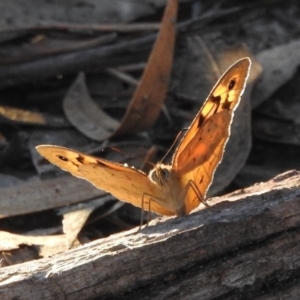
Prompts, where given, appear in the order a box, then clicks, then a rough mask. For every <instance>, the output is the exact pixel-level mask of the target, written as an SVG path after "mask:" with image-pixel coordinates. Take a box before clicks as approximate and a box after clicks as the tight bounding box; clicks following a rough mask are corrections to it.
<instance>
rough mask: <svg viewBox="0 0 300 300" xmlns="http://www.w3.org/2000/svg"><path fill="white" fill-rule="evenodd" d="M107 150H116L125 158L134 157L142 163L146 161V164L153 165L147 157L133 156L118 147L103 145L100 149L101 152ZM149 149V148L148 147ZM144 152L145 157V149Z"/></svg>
mask: <svg viewBox="0 0 300 300" xmlns="http://www.w3.org/2000/svg"><path fill="white" fill-rule="evenodd" d="M107 150H112V151H115V152H118V153H120V154H122V155H124V156H125V157H126V158H129V159H136V160H139V161H141V162H143V163H147V164H149V165H151V167H154V166H155V164H153V163H152V162H150V161H148V160H147V159H142V158H140V157H136V156H133V155H128V154H127V153H126V152H124V151H121V150H120V149H118V148H114V147H105V148H103V149H102V151H103V152H104V151H107ZM150 150H151V149H150ZM146 154H147V155H146V157H149V155H148V151H147V153H146Z"/></svg>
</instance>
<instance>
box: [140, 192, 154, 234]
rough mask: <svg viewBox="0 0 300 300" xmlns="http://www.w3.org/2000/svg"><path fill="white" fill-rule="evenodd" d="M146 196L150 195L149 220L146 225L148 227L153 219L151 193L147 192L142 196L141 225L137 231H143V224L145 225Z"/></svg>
mask: <svg viewBox="0 0 300 300" xmlns="http://www.w3.org/2000/svg"><path fill="white" fill-rule="evenodd" d="M145 196H148V197H149V201H148V220H147V224H146V227H148V224H149V222H150V221H151V195H149V194H146V193H145V194H143V197H142V205H141V222H140V226H139V229H138V231H137V233H138V232H140V231H141V229H142V226H143V223H144V210H145V208H144V206H145Z"/></svg>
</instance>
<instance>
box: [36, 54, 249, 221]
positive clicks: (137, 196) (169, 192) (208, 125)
mask: <svg viewBox="0 0 300 300" xmlns="http://www.w3.org/2000/svg"><path fill="white" fill-rule="evenodd" d="M250 65H251V60H250V59H249V58H247V57H246V58H243V59H240V60H238V61H237V62H236V63H235V64H233V65H232V66H231V67H230V68H229V69H228V70H227V71H226V72H225V73H224V74H223V75H222V76H221V78H220V79H219V81H218V82H217V83H216V85H215V86H214V88H213V89H212V91H211V93H210V94H209V96H208V98H207V99H206V101H205V103H204V104H203V106H202V108H201V109H200V111H199V112H198V114H197V115H196V117H195V118H194V120H193V121H192V123H191V125H190V127H189V128H188V129H187V131H186V132H185V134H184V135H183V138H182V139H181V141H180V142H179V145H178V147H177V149H176V150H175V153H174V155H173V158H172V162H171V164H163V163H161V162H159V163H157V164H156V165H155V166H154V168H153V169H152V170H151V171H150V172H149V175H147V174H145V173H144V172H142V171H140V170H137V169H135V168H131V167H128V166H127V165H122V164H119V163H115V162H112V161H108V160H105V159H102V158H97V157H93V156H90V155H87V154H84V153H81V152H78V151H75V150H72V149H68V148H64V147H59V146H54V145H40V146H37V147H36V149H37V151H38V152H39V153H40V154H41V155H42V156H43V157H45V158H46V159H47V160H49V161H50V162H51V163H53V164H54V165H57V166H58V167H60V168H61V169H63V170H65V171H68V172H70V173H71V174H72V175H74V176H76V177H80V178H83V179H85V180H87V181H89V182H91V183H92V184H94V185H95V186H96V187H97V188H99V189H101V190H104V191H107V192H109V193H111V194H112V195H113V196H115V197H116V198H118V199H119V200H122V201H124V202H129V203H131V204H133V205H135V206H137V207H141V208H142V209H144V210H148V211H154V212H156V213H158V214H161V215H168V216H170V215H176V216H182V215H186V214H189V213H190V212H191V211H192V210H193V209H195V208H196V207H197V206H199V204H200V203H201V202H202V203H204V204H206V205H207V203H206V201H205V196H206V192H207V190H208V188H209V186H210V184H211V182H212V180H213V177H214V173H215V170H216V168H217V166H218V165H219V163H220V162H221V161H222V158H223V153H224V148H225V145H226V143H227V140H228V138H229V136H230V127H231V122H232V118H233V114H234V110H235V109H236V108H237V106H238V104H239V102H240V98H241V95H242V94H243V91H244V88H245V85H246V81H247V78H248V75H249V70H250Z"/></svg>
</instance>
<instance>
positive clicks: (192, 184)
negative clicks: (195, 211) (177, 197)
mask: <svg viewBox="0 0 300 300" xmlns="http://www.w3.org/2000/svg"><path fill="white" fill-rule="evenodd" d="M189 188H191V189H192V190H193V191H194V193H195V194H196V197H197V199H198V200H200V202H202V203H203V204H204V205H205V206H206V207H209V204H208V203H207V202H206V200H205V199H204V197H203V195H202V193H201V192H200V191H199V188H198V186H197V185H196V183H195V181H193V180H189V181H188V183H187V184H186V186H185V188H184V190H183V191H182V193H183V196H184V197H183V198H184V199H185V197H186V196H187V194H188V190H189ZM196 207H197V206H195V207H194V208H196Z"/></svg>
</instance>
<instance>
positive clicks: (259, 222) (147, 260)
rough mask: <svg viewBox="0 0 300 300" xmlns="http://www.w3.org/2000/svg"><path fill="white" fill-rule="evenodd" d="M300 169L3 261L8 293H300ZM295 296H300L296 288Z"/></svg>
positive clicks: (2, 282)
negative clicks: (188, 207) (70, 244)
mask: <svg viewBox="0 0 300 300" xmlns="http://www.w3.org/2000/svg"><path fill="white" fill-rule="evenodd" d="M299 187H300V173H299V172H297V171H290V172H287V173H285V174H282V175H279V176H277V177H276V178H274V179H273V180H271V181H269V182H266V183H262V184H257V185H254V186H252V187H250V188H247V189H244V190H241V191H238V192H235V193H232V194H230V195H226V196H223V197H219V198H212V199H211V200H210V201H209V203H210V204H211V206H212V207H211V208H208V209H201V210H198V211H197V212H195V213H193V214H191V215H189V216H185V217H180V218H161V219H160V220H154V221H153V222H151V223H150V226H149V227H148V228H145V229H143V230H142V231H141V232H140V233H138V234H133V231H131V232H125V233H121V234H118V235H114V236H110V237H109V238H106V239H101V240H97V241H95V242H92V243H90V244H87V245H85V246H82V247H80V248H77V249H75V250H71V251H68V252H66V253H64V254H61V255H57V256H54V257H52V258H49V259H41V260H37V261H32V262H28V263H24V264H20V265H15V266H11V267H6V268H2V269H1V273H0V298H1V299H92V298H96V297H97V299H103V298H114V299H115V298H117V297H118V298H121V297H122V298H123V299H141V298H145V297H148V299H178V298H180V299H278V298H277V295H278V296H279V295H281V296H282V295H284V296H285V299H292V298H293V297H294V296H295V295H297V293H298V295H299V293H300V285H299V283H298V282H299V277H300V276H299V274H300V243H299V241H298V237H300V188H299ZM293 299H295V298H293Z"/></svg>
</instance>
